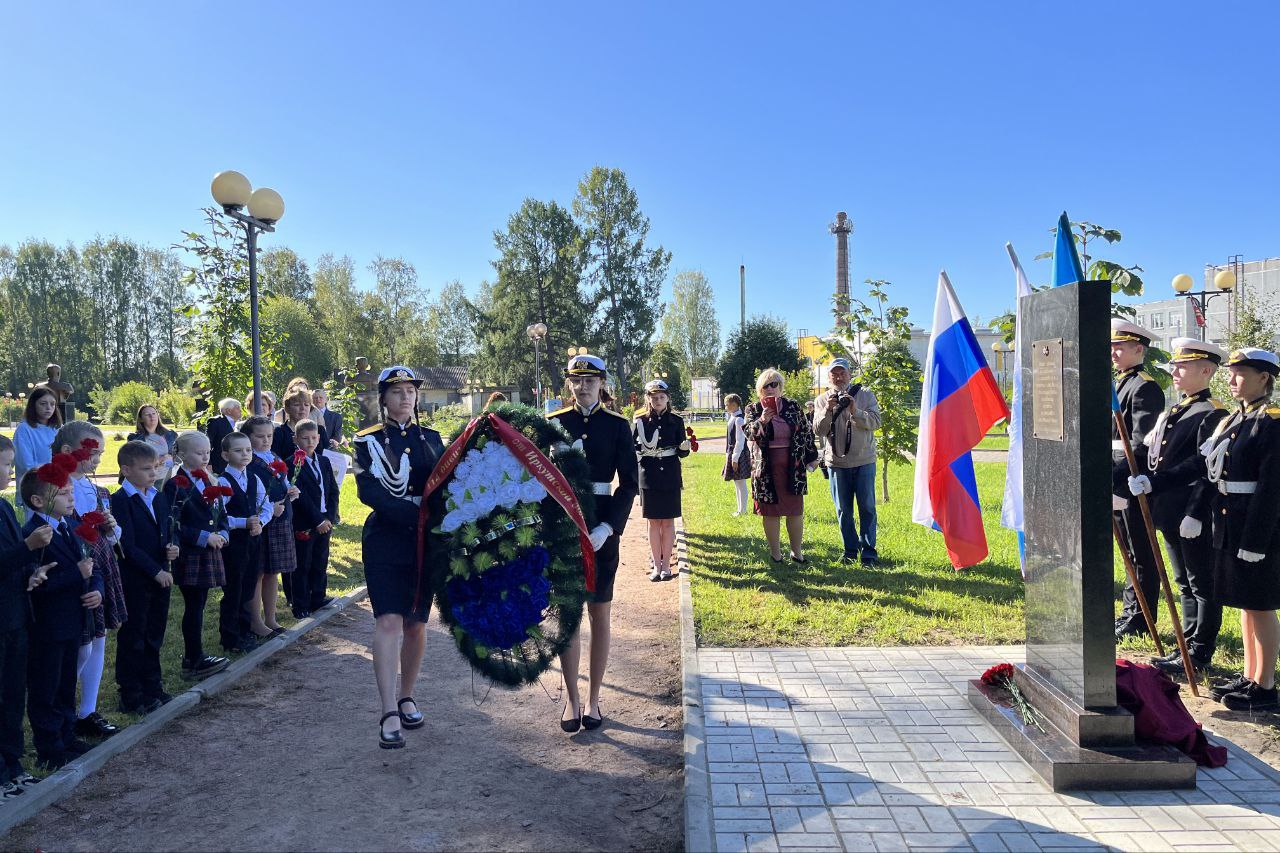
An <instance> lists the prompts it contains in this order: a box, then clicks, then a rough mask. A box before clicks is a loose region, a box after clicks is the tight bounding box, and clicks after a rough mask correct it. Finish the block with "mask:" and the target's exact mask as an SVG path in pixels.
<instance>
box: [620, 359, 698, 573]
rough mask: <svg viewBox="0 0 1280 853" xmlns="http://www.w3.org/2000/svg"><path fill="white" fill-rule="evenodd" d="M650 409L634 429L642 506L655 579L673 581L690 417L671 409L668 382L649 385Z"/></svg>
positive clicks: (638, 417) (639, 417) (641, 414)
mask: <svg viewBox="0 0 1280 853" xmlns="http://www.w3.org/2000/svg"><path fill="white" fill-rule="evenodd" d="M644 395H645V402H646V403H647V405H646V407H645V408H643V409H641V410H640V411H638V412H636V416H635V421H634V422H633V423H632V430H633V431H634V433H635V442H636V451H637V452H638V453H639V454H640V506H641V507H642V508H643V509H644V517H645V518H647V519H648V520H649V551H650V552H651V554H652V555H653V570H652V571H651V572H650V573H649V580H651V581H664V580H667V579H668V578H673V577H675V575H673V574H672V573H671V563H672V560H673V559H674V558H675V549H676V519H677V518H679V517H680V490H681V489H682V488H684V482H683V480H682V479H681V477H680V460H681V459H683V458H684V457H686V456H688V455H689V439H688V438H686V437H685V434H684V418H682V417H680V416H679V415H677V414H676V413H675V412H673V411H671V396H670V393H669V389H668V387H667V383H665V382H663V381H662V380H661V379H655V380H653V381H652V382H650V383H649V384H648V385H646V386H644Z"/></svg>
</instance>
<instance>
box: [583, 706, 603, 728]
mask: <svg viewBox="0 0 1280 853" xmlns="http://www.w3.org/2000/svg"><path fill="white" fill-rule="evenodd" d="M603 725H604V712H603V711H601V712H600V716H598V717H593V716H591V715H590V714H588V713H586V712H585V711H584V712H583V713H582V727H583V728H584V729H586V730H587V731H589V732H593V731H595V730H596V729H598V728H600V727H601V726H603Z"/></svg>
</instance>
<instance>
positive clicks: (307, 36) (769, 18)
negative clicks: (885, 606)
mask: <svg viewBox="0 0 1280 853" xmlns="http://www.w3.org/2000/svg"><path fill="white" fill-rule="evenodd" d="M250 8H252V14H244V13H241V12H239V10H238V9H250ZM1278 9H1280V7H1277V6H1276V5H1275V4H1270V3H1231V4H1212V5H1209V6H1206V5H1204V4H1191V3H1180V2H1171V3H1163V4H1158V5H1157V4H1149V3H1144V4H1138V3H1129V4H1123V3H1114V4H1101V5H1098V4H1063V3H1039V2H1032V3H1026V2H1021V3H1012V2H1010V3H1005V4H994V3H985V4H959V5H957V4H953V3H942V2H918V3H899V4H876V5H872V4H866V3H845V4H823V5H819V4H776V3H773V4H763V3H761V4H752V3H735V4H732V5H731V4H712V3H689V2H685V3H670V4H658V3H653V4H648V3H646V4H611V3H600V2H595V3H581V4H567V3H553V4H532V3H504V2H498V3H486V4H461V3H451V4H442V3H436V4H426V3H404V4H363V5H360V6H357V5H356V4H345V5H339V4H332V3H319V2H317V3H306V4H303V3H264V4H257V5H256V6H253V7H238V8H237V7H234V6H228V5H226V4H213V3H186V4H173V3H164V4H160V3H156V4H149V5H144V4H142V3H132V4H123V5H121V4H115V5H112V4H103V3H58V4H36V3H23V4H13V5H11V6H10V7H9V8H8V9H7V11H6V13H5V19H6V30H7V36H8V37H7V38H6V39H5V49H4V51H3V52H2V53H0V74H2V75H3V79H4V80H5V87H4V90H5V94H6V97H5V107H6V120H5V121H4V130H3V131H2V132H0V242H5V243H9V244H13V243H15V242H17V241H19V240H21V239H23V238H26V237H32V236H34V237H42V238H47V239H51V240H54V241H58V242H61V241H66V240H74V241H77V242H79V241H83V240H86V239H89V238H91V237H93V235H95V234H98V233H101V234H104V235H107V234H121V235H126V236H129V237H132V238H135V239H138V240H142V241H145V242H148V243H152V244H158V245H165V244H168V243H171V242H173V241H175V240H176V239H177V237H178V232H179V230H180V229H182V228H184V227H190V226H194V225H196V224H198V212H197V211H198V208H200V207H201V206H203V205H206V204H208V203H209V201H210V199H209V195H208V182H209V179H210V177H211V176H212V175H213V173H214V172H216V171H218V170H220V169H224V168H237V169H239V170H241V171H243V172H244V173H245V174H247V175H248V176H249V177H250V179H251V180H253V181H254V183H255V185H264V186H272V187H274V188H276V189H278V190H279V191H280V192H281V193H282V194H283V195H284V197H285V202H286V205H287V214H286V216H285V219H284V220H283V221H282V222H281V226H280V231H279V233H278V235H276V236H275V237H270V238H268V241H269V242H271V243H275V242H278V243H283V244H287V245H289V246H291V247H293V248H294V249H295V250H297V251H298V252H299V253H301V254H302V255H303V256H304V257H306V258H307V259H309V260H313V259H314V258H315V257H316V256H317V255H319V254H320V253H321V252H325V251H332V252H335V253H337V254H342V253H346V254H350V255H351V256H352V257H353V258H354V259H355V261H356V263H357V266H358V268H359V269H360V270H361V273H362V275H363V277H364V281H365V282H367V281H368V279H369V276H368V274H367V272H365V270H364V268H365V267H366V265H367V264H368V262H369V260H370V259H371V258H372V257H373V256H374V255H375V254H379V253H381V254H385V255H402V256H404V257H406V258H408V259H409V260H411V261H412V262H413V263H414V264H415V265H416V266H417V269H418V272H419V275H420V279H421V281H422V283H423V284H424V285H426V286H427V287H430V288H431V289H433V290H437V289H438V288H439V287H440V285H441V284H443V283H444V282H446V281H448V280H450V279H454V278H457V279H460V280H461V281H463V282H464V283H465V284H466V285H467V287H468V288H469V289H474V288H475V287H476V286H477V285H478V284H479V282H480V281H481V280H482V279H484V278H486V277H491V276H492V274H493V270H492V267H491V266H490V262H491V261H492V260H493V258H494V256H495V253H494V249H493V244H492V232H493V230H494V229H495V228H499V227H502V226H503V225H504V223H505V222H506V219H507V217H508V216H509V215H510V213H511V212H513V211H514V210H515V209H516V208H517V207H518V206H519V204H520V201H521V200H522V199H523V198H525V197H526V196H535V197H538V198H554V199H557V200H559V201H560V202H561V203H564V204H566V205H567V204H568V203H569V202H570V200H571V199H572V196H573V193H574V189H575V187H576V183H577V181H578V179H579V178H580V177H581V176H582V175H583V174H584V173H585V172H586V171H587V170H588V169H590V168H591V166H593V165H596V164H603V165H608V166H616V167H619V168H621V169H623V170H625V171H626V173H627V174H628V176H629V177H630V179H631V181H632V184H633V186H634V187H635V188H636V190H637V191H638V193H639V196H640V201H641V205H642V207H643V209H644V210H645V212H646V213H647V214H648V215H649V216H650V218H651V219H652V223H653V230H652V232H651V233H652V238H653V240H654V241H655V242H659V243H661V244H663V245H664V246H665V247H666V248H668V249H670V250H671V251H672V252H673V253H674V260H673V264H672V271H673V273H674V272H675V271H677V270H681V269H689V268H697V269H701V270H703V271H704V272H705V273H706V274H707V275H708V277H709V278H710V280H711V282H712V284H713V285H714V286H715V288H716V290H717V294H718V299H717V308H718V311H719V314H720V318H721V321H722V324H723V325H724V326H725V328H726V331H727V330H728V328H729V327H731V326H732V324H734V323H736V318H737V314H738V302H737V291H738V288H737V271H738V264H739V263H740V262H741V263H745V264H746V266H747V284H748V297H747V299H748V313H752V314H754V313H758V312H767V313H771V314H775V315H778V316H781V317H783V318H784V319H786V320H787V321H788V322H789V324H790V325H791V327H792V329H793V330H794V329H797V328H801V327H804V328H809V329H810V330H818V329H824V330H825V329H826V328H827V327H829V325H830V315H829V314H828V313H827V312H828V300H829V295H830V293H831V291H832V289H833V281H834V265H835V264H834V255H835V245H834V239H833V238H832V237H831V236H830V235H829V234H828V233H827V228H826V227H827V224H828V223H829V222H830V221H831V220H833V219H834V217H835V213H836V211H837V210H846V211H848V212H849V215H850V216H851V217H852V219H853V220H854V224H855V229H856V230H855V233H854V235H853V238H852V251H851V257H852V273H851V276H852V280H853V281H854V282H855V285H856V284H857V283H860V282H861V281H862V280H863V279H865V278H868V277H874V278H885V279H889V280H891V281H892V282H894V285H895V288H894V292H895V294H896V298H897V300H898V301H900V302H903V303H905V304H907V305H908V306H910V308H911V309H912V318H913V319H914V320H915V321H916V322H918V323H927V322H928V317H929V316H930V313H931V310H932V302H933V294H934V288H935V283H936V280H937V273H938V270H939V269H940V268H943V267H945V268H946V269H947V271H948V273H949V274H950V276H951V280H952V282H953V283H954V284H955V286H956V290H957V292H958V293H959V295H960V298H961V300H962V301H963V302H964V304H965V307H966V309H967V310H968V311H969V313H970V314H971V315H975V314H976V315H981V316H983V317H986V318H989V317H991V316H992V315H994V314H996V313H998V312H1000V311H1001V310H1003V309H1004V308H1006V307H1008V306H1009V305H1011V297H1010V294H1011V293H1012V290H1013V277H1012V275H1011V273H1010V271H1009V265H1008V261H1007V259H1006V256H1005V253H1004V250H1003V245H1004V242H1005V241H1006V240H1011V241H1012V242H1013V243H1014V245H1015V247H1017V249H1018V250H1019V252H1020V254H1021V255H1022V258H1023V262H1024V265H1025V266H1027V268H1028V272H1029V273H1030V275H1031V277H1032V279H1033V281H1036V282H1042V281H1047V279H1048V276H1049V270H1048V262H1045V261H1041V262H1033V261H1032V260H1031V258H1032V257H1033V256H1034V255H1035V254H1036V253H1037V252H1039V251H1042V250H1045V249H1048V248H1050V247H1051V238H1050V235H1049V233H1048V230H1049V228H1050V227H1051V226H1052V225H1053V224H1054V222H1055V220H1056V218H1057V215H1058V213H1059V212H1060V211H1061V210H1063V209H1066V210H1067V211H1068V212H1069V213H1070V215H1071V216H1072V218H1075V219H1090V220H1092V221H1094V222H1098V223H1101V224H1103V225H1106V226H1108V227H1113V228H1119V229H1121V230H1122V231H1123V232H1124V235H1125V239H1124V241H1123V243H1121V244H1119V245H1118V246H1117V247H1115V248H1114V249H1113V250H1111V251H1110V253H1109V255H1107V257H1110V258H1111V259H1113V260H1117V261H1121V262H1124V263H1138V264H1141V265H1142V266H1143V267H1145V268H1146V271H1147V274H1146V277H1147V281H1148V293H1152V294H1155V295H1158V296H1161V297H1163V296H1165V295H1167V294H1169V293H1171V291H1170V290H1169V280H1170V278H1171V277H1172V276H1173V275H1174V274H1175V273H1178V272H1190V273H1192V274H1193V275H1195V276H1197V277H1198V276H1199V274H1200V271H1201V270H1202V268H1203V266H1204V264H1205V263H1206V262H1221V261H1223V260H1225V259H1226V257H1227V256H1228V255H1230V254H1233V253H1237V252H1238V253H1241V254H1243V255H1245V256H1246V258H1249V259H1252V258H1256V257H1264V256H1275V255H1280V227H1278V226H1280V204H1278V203H1277V202H1278V201H1280V192H1278V191H1277V190H1278V189H1280V187H1278V186H1277V183H1278V178H1277V162H1280V159H1278V158H1277V155H1276V153H1275V152H1276V150H1277V143H1278V142H1280V133H1278V131H1280V110H1277V109H1276V92H1277V91H1280V86H1278V84H1280V79H1278V78H1280V72H1278V71H1277V66H1276V64H1275V62H1274V43H1273V37H1274V33H1275V32H1276V28H1277V24H1280V11H1278ZM667 290H668V292H669V284H668V288H667ZM855 290H856V288H855Z"/></svg>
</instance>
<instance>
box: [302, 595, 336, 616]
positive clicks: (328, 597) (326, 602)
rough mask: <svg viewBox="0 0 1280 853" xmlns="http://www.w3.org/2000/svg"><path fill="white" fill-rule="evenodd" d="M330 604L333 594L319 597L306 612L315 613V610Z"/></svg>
mask: <svg viewBox="0 0 1280 853" xmlns="http://www.w3.org/2000/svg"><path fill="white" fill-rule="evenodd" d="M330 604H333V596H332V595H326V596H325V597H324V598H322V599H320V603H319V604H313V605H312V606H311V609H310V610H309V611H307V612H308V613H315V612H316V611H317V610H323V609H324V608H326V607H328V606H329V605H330Z"/></svg>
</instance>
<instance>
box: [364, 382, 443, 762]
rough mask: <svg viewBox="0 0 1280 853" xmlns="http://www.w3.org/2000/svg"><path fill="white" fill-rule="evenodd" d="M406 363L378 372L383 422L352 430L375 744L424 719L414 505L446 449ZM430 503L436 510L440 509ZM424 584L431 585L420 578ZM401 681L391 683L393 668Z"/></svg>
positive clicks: (426, 604)
mask: <svg viewBox="0 0 1280 853" xmlns="http://www.w3.org/2000/svg"><path fill="white" fill-rule="evenodd" d="M421 384H422V380H420V379H418V377H417V376H415V375H414V373H413V371H412V370H410V369H409V368H407V367H400V366H396V367H388V368H387V369H386V370H384V371H382V375H381V376H379V377H378V404H379V406H380V407H381V410H382V419H383V422H382V423H381V424H378V425H376V426H371V427H368V428H366V429H363V430H361V431H360V432H359V433H357V435H356V458H355V469H356V490H357V493H358V494H359V496H360V502H361V503H363V504H365V505H366V506H368V507H369V508H370V509H371V510H373V511H372V512H371V513H369V517H368V518H367V519H366V520H365V523H364V535H363V536H362V551H361V552H362V557H363V559H364V574H365V584H366V585H367V586H368V589H369V601H370V603H371V604H372V605H373V615H374V619H375V620H376V621H375V624H374V629H373V671H374V675H375V676H376V677H377V680H378V696H379V698H380V699H381V701H382V711H383V714H382V719H381V720H380V721H379V724H378V745H379V746H381V747H382V748H383V749H398V748H399V747H402V746H404V735H403V734H402V733H401V728H405V729H416V728H421V726H422V725H423V722H424V720H423V717H422V713H421V712H420V711H419V710H418V706H417V703H415V702H414V701H413V685H414V682H415V681H416V680H417V678H418V670H419V669H421V667H422V652H423V649H424V647H425V643H426V634H425V631H424V629H425V627H426V621H427V612H428V611H429V609H430V606H431V599H430V594H429V593H424V594H423V596H422V598H421V600H418V601H415V593H416V591H417V587H418V564H417V560H418V509H419V507H420V505H421V503H422V492H423V487H424V486H425V485H426V483H427V477H428V476H430V474H431V469H432V468H434V467H435V465H436V462H437V461H439V459H440V457H441V455H443V453H444V445H443V444H442V443H441V441H440V433H438V432H436V431H435V430H433V429H427V428H426V427H421V426H419V425H418V423H417V420H416V415H417V409H418V406H417V403H418V386H419V385H421ZM437 509H438V508H436V507H433V512H432V514H433V515H437V516H438V514H439V513H438V512H437V511H436V510H437ZM422 587H423V589H424V590H426V589H429V588H430V587H429V585H428V584H427V583H426V582H425V581H424V582H423V584H422ZM397 666H398V667H399V672H400V684H399V687H400V689H399V691H397V690H396V670H397Z"/></svg>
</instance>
